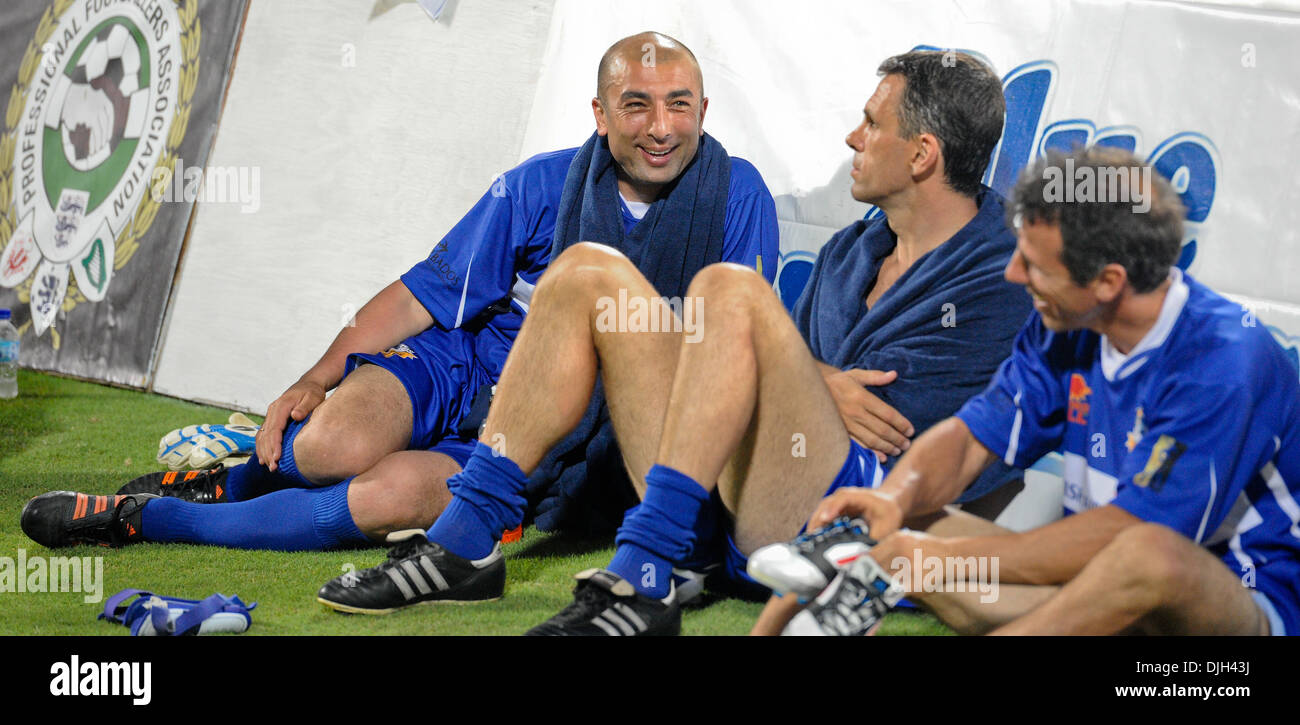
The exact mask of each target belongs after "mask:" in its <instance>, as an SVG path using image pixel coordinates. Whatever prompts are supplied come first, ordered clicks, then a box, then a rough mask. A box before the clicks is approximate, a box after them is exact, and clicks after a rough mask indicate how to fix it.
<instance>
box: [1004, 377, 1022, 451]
mask: <svg viewBox="0 0 1300 725" xmlns="http://www.w3.org/2000/svg"><path fill="white" fill-rule="evenodd" d="M1023 394H1024V393H1023V391H1020V390H1017V391H1016V397H1015V399H1014V400H1012V401H1011V402H1013V403H1015V404H1016V419H1015V421H1014V422H1012V423H1011V440H1010V441H1007V456H1006V459H1005V460H1006V463H1007V465H1008V466H1012V467H1014V466H1015V465H1016V450H1017V449H1018V448H1020V423H1021V421H1022V420H1024V417H1025V411H1023V410H1021V409H1020V396H1021V395H1023Z"/></svg>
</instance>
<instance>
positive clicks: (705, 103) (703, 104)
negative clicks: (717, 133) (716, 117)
mask: <svg viewBox="0 0 1300 725" xmlns="http://www.w3.org/2000/svg"><path fill="white" fill-rule="evenodd" d="M708 110H709V99H708V98H707V97H705V98H702V99H700V135H701V136H703V135H704V113H705V111H708Z"/></svg>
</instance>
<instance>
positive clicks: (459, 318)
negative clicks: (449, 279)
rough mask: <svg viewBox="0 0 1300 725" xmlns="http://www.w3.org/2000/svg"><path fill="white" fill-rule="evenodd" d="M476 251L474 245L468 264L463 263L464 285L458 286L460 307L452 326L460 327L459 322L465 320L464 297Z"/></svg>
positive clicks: (467, 290) (467, 289)
mask: <svg viewBox="0 0 1300 725" xmlns="http://www.w3.org/2000/svg"><path fill="white" fill-rule="evenodd" d="M477 252H478V248H477V247H475V248H474V250H473V251H471V252H470V253H469V264H467V265H465V286H464V287H461V288H460V309H458V310H456V324H455V325H452V327H460V323H462V322H464V321H465V297H466V295H468V294H469V271H470V270H471V269H474V255H475V254H476V253H477Z"/></svg>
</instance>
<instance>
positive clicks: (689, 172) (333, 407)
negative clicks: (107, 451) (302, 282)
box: [22, 33, 777, 551]
mask: <svg viewBox="0 0 1300 725" xmlns="http://www.w3.org/2000/svg"><path fill="white" fill-rule="evenodd" d="M646 61H653V62H646ZM596 76H597V95H596V97H595V98H593V99H592V114H593V117H594V120H595V125H596V131H595V132H594V133H593V134H592V135H591V137H590V138H589V139H588V140H587V143H586V144H585V145H583V146H582V147H581V148H574V149H566V150H562V151H555V152H551V153H546V154H541V155H538V156H534V157H533V158H531V159H529V160H527V161H525V162H524V163H522V164H520V165H519V166H518V167H516V168H514V169H511V170H510V171H507V172H506V173H505V174H504V175H503V176H502V177H501V178H500V179H499V180H498V181H497V183H495V184H493V186H492V189H491V190H490V191H488V193H486V194H484V195H483V198H482V199H480V200H479V202H478V203H477V204H476V205H475V206H474V208H473V209H471V210H470V212H469V213H468V214H467V215H466V216H465V217H464V218H463V219H462V220H461V221H460V222H459V223H458V224H457V225H456V226H455V227H454V228H453V229H452V230H451V231H450V232H449V233H448V234H447V235H446V236H445V237H444V238H443V239H442V241H441V242H440V243H439V244H438V245H437V246H436V247H435V248H434V250H433V252H432V253H431V254H430V255H429V257H428V258H427V259H426V260H424V261H423V262H421V263H420V264H418V265H416V266H415V267H414V268H412V269H411V270H410V271H409V272H407V273H406V274H404V275H402V278H401V279H400V280H399V281H397V282H394V283H392V284H391V285H389V286H388V287H387V288H385V289H384V290H383V291H382V292H380V293H379V295H377V296H376V297H375V299H373V300H371V301H370V302H369V303H367V304H366V306H365V307H363V308H362V309H361V311H360V312H359V313H358V314H357V321H356V323H357V324H356V326H355V327H348V328H345V329H344V330H343V331H342V332H341V333H340V334H339V336H338V338H337V339H336V340H335V341H334V343H333V344H332V345H331V346H330V348H329V350H328V351H327V352H326V353H325V355H324V356H323V357H322V358H321V360H320V362H319V363H318V364H317V365H316V366H314V367H313V368H312V370H311V371H309V372H308V373H307V375H305V376H303V379H302V380H301V381H300V382H298V383H297V384H295V385H293V386H292V387H290V389H289V390H288V391H287V392H285V393H284V395H282V396H281V397H280V398H279V399H277V400H276V401H275V402H274V403H272V404H271V408H270V410H268V412H267V419H266V423H265V425H263V427H262V430H261V431H260V433H259V434H258V441H257V456H256V458H254V459H252V460H250V461H249V462H248V463H246V464H243V465H240V466H236V467H233V468H231V469H229V471H226V470H221V471H217V472H214V473H201V474H192V475H191V474H182V475H177V474H175V473H157V474H151V475H149V476H146V477H144V478H142V479H139V480H137V481H134V482H132V483H130V484H128V485H127V487H126V488H125V489H123V490H122V491H119V494H121V495H119V496H118V497H117V498H114V497H112V496H100V497H93V496H87V495H85V494H78V493H73V492H68V491H62V492H53V493H48V494H44V495H42V496H39V497H37V498H35V499H33V500H32V501H31V502H29V503H28V505H27V506H26V508H25V509H24V511H23V515H22V522H23V530H24V531H25V532H26V533H27V534H28V535H29V536H30V537H32V538H33V539H35V540H36V541H38V542H40V543H42V544H45V545H47V546H60V545H65V544H72V543H79V542H88V543H104V544H129V543H135V542H139V541H153V542H188V543H200V544H215V545H221V546H230V547H239V548H258V549H278V550H290V551H292V550H303V549H308V550H310V549H329V548H335V547H340V546H355V545H365V544H369V543H371V542H372V541H382V540H383V538H384V536H385V535H386V534H388V533H389V532H391V531H394V530H398V529H405V528H409V527H412V526H420V527H427V526H428V525H429V524H431V523H432V522H433V520H434V519H435V518H436V517H437V515H438V514H439V513H440V512H441V511H442V508H443V506H445V505H446V503H447V501H448V500H449V498H450V495H449V493H448V490H447V485H446V479H447V477H449V476H451V475H452V474H454V473H456V472H457V471H459V470H460V468H461V467H462V466H463V465H465V463H466V461H467V460H468V459H469V456H470V453H471V452H472V450H473V447H474V437H475V435H476V434H477V432H478V427H479V424H480V423H481V422H482V415H483V414H482V413H481V412H480V413H478V414H477V417H476V416H475V412H474V401H475V399H476V398H477V399H479V400H481V401H484V402H486V399H487V397H486V396H487V392H486V391H490V390H491V387H492V385H493V384H495V383H496V381H497V377H498V376H499V374H500V371H501V369H502V366H503V365H504V362H505V358H506V354H507V353H508V351H509V350H510V347H511V345H512V344H513V343H514V341H515V338H516V335H517V334H518V332H519V329H520V326H521V325H522V324H523V321H524V318H525V315H526V314H527V313H528V309H529V297H530V295H531V293H532V291H533V286H534V284H535V283H536V282H537V280H538V278H539V277H540V276H541V274H542V272H543V270H544V269H545V268H546V265H547V264H548V262H549V261H550V260H551V259H552V258H553V257H555V256H558V254H559V252H560V251H561V250H563V249H564V248H566V247H567V246H570V245H572V244H574V243H576V242H578V241H579V240H582V239H598V240H600V241H603V242H606V243H608V244H611V245H613V246H616V247H619V248H621V249H624V250H626V251H627V253H628V256H629V257H630V258H631V259H633V260H634V261H635V262H636V264H637V265H638V266H639V267H640V268H642V269H645V270H646V274H647V276H649V277H650V278H652V279H655V280H656V282H657V284H659V285H660V286H661V287H663V288H664V289H668V290H672V291H673V292H674V293H676V294H680V293H681V292H684V291H685V288H686V284H687V283H688V282H689V280H690V277H691V276H692V275H693V274H694V273H695V272H697V271H698V270H700V269H701V268H703V267H704V266H705V265H706V264H710V263H716V262H720V261H730V262H739V263H743V264H747V265H754V266H761V265H762V262H763V258H764V257H765V258H766V259H767V275H768V277H769V278H771V277H773V276H774V275H775V260H776V256H777V228H776V208H775V205H774V203H773V201H772V196H771V194H770V193H769V192H768V190H767V187H766V186H765V185H764V183H763V180H762V178H761V177H760V176H759V174H758V171H757V170H756V169H755V168H754V167H753V166H752V165H751V164H749V163H748V162H746V161H744V160H743V159H738V158H734V157H731V156H729V155H728V154H727V152H726V150H725V149H723V148H722V145H721V144H720V143H718V141H716V140H715V139H714V138H713V137H712V136H709V135H708V134H706V133H705V132H704V129H703V122H704V116H705V111H706V109H707V107H708V99H707V98H705V97H704V88H703V78H702V76H701V73H700V68H699V64H698V63H697V62H696V59H695V56H694V55H693V54H692V53H691V51H690V50H689V49H688V48H686V47H685V46H684V45H682V44H681V43H679V42H677V41H676V40H674V39H672V38H669V37H667V36H665V35H662V34H659V33H642V34H639V35H634V36H631V37H628V38H624V39H623V40H621V41H619V42H617V43H615V44H614V45H613V46H611V47H610V48H609V50H608V51H606V53H605V55H604V56H603V57H602V58H601V62H600V65H599V67H598V68H597V73H596ZM345 373H346V377H344V375H345ZM340 378H342V383H341V384H339V380H340ZM335 384H338V389H337V390H336V391H335V392H334V395H333V396H332V397H330V398H329V399H328V400H324V397H325V391H326V390H327V389H328V388H330V387H332V386H334V385H335ZM322 400H323V401H324V402H322ZM308 416H310V417H308ZM291 417H292V419H293V420H292V421H290V418H291ZM286 423H288V425H287V428H286ZM151 494H154V495H156V494H162V495H163V497H162V498H151V497H150V495H151ZM206 502H222V503H221V504H220V505H216V506H213V505H205V503H206Z"/></svg>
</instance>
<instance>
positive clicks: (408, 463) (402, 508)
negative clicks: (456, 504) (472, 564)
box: [348, 451, 460, 541]
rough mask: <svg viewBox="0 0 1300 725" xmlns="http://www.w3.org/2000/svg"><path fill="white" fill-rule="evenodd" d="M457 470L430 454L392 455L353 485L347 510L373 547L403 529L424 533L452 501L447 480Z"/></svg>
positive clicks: (443, 457)
mask: <svg viewBox="0 0 1300 725" xmlns="http://www.w3.org/2000/svg"><path fill="white" fill-rule="evenodd" d="M459 472H460V464H458V463H456V461H455V460H454V459H452V458H451V457H450V456H447V455H445V454H442V453H437V452H435V451H397V452H395V453H390V454H388V455H387V456H384V458H383V459H382V460H380V461H379V463H377V464H376V465H374V466H372V467H371V468H370V469H369V470H367V471H366V472H364V473H361V474H359V475H357V476H356V477H355V478H353V479H352V484H351V485H350V486H349V487H348V509H349V510H350V511H351V512H352V520H353V522H355V523H356V526H357V528H358V529H360V530H361V532H362V533H363V534H365V535H366V536H368V537H370V539H371V540H373V541H383V540H384V537H385V536H387V535H388V534H390V533H392V532H394V531H400V530H402V529H427V528H429V527H430V526H432V525H433V522H434V521H435V520H436V519H437V518H438V515H439V514H441V513H442V510H443V509H444V508H446V506H447V503H448V502H449V501H450V500H451V492H450V491H448V490H447V479H448V478H451V477H452V476H454V475H455V474H457V473H459Z"/></svg>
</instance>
